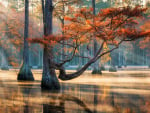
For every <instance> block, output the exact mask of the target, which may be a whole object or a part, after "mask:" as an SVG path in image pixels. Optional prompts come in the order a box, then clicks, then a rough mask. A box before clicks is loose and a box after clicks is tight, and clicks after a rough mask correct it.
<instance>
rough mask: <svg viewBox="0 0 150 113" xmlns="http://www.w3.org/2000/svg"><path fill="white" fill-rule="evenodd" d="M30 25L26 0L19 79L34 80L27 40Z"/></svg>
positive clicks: (26, 1) (26, 0)
mask: <svg viewBox="0 0 150 113" xmlns="http://www.w3.org/2000/svg"><path fill="white" fill-rule="evenodd" d="M28 26H29V1H28V0H25V27H24V50H23V65H22V67H21V69H20V72H19V74H18V78H17V79H18V80H27V81H33V80H34V78H33V74H32V72H31V68H30V66H29V46H28V42H27V38H28Z"/></svg>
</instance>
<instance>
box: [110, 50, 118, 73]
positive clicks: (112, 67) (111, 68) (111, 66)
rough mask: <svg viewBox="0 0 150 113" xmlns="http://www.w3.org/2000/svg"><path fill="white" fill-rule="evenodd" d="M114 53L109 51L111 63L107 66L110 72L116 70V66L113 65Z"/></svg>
mask: <svg viewBox="0 0 150 113" xmlns="http://www.w3.org/2000/svg"><path fill="white" fill-rule="evenodd" d="M113 54H114V53H113V52H112V53H110V56H111V64H110V67H109V71H110V72H117V68H116V67H115V59H114V55H113Z"/></svg>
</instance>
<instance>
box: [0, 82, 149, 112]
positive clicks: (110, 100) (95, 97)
mask: <svg viewBox="0 0 150 113" xmlns="http://www.w3.org/2000/svg"><path fill="white" fill-rule="evenodd" d="M61 85H62V90H61V91H60V92H48V91H41V89H40V81H35V82H24V83H22V82H17V81H15V80H14V81H13V80H12V81H11V80H9V81H0V113H150V98H149V97H150V96H149V95H144V94H143V95H140V94H130V93H128V92H126V93H119V92H115V91H112V88H115V87H114V86H113V87H110V86H102V85H101V86H98V85H83V84H82V85H80V84H71V83H62V84H61ZM117 87H118V86H117ZM126 89H127V88H126Z"/></svg>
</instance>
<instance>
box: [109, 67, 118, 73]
mask: <svg viewBox="0 0 150 113" xmlns="http://www.w3.org/2000/svg"><path fill="white" fill-rule="evenodd" d="M109 72H117V68H116V67H115V66H111V67H110V68H109Z"/></svg>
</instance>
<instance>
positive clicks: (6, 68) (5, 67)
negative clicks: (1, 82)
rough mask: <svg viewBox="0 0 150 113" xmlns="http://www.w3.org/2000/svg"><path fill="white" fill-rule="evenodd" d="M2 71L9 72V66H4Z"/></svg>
mask: <svg viewBox="0 0 150 113" xmlns="http://www.w3.org/2000/svg"><path fill="white" fill-rule="evenodd" d="M1 70H9V68H8V66H2V67H1Z"/></svg>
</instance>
